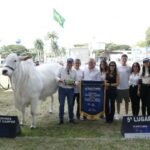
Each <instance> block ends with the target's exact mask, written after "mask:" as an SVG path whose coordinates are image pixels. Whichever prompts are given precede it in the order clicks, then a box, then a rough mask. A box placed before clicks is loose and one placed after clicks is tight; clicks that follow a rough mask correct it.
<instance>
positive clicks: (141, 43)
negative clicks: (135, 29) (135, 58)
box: [136, 41, 146, 47]
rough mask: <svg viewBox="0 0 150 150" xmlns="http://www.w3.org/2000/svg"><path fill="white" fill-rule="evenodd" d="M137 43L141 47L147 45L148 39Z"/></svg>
mask: <svg viewBox="0 0 150 150" xmlns="http://www.w3.org/2000/svg"><path fill="white" fill-rule="evenodd" d="M136 45H137V46H139V47H146V41H139V42H137V44H136Z"/></svg>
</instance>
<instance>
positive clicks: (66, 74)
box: [57, 58, 77, 125]
mask: <svg viewBox="0 0 150 150" xmlns="http://www.w3.org/2000/svg"><path fill="white" fill-rule="evenodd" d="M73 63H74V61H73V59H72V58H68V59H67V65H66V67H62V68H61V69H60V70H59V72H58V75H57V81H58V82H59V88H58V99H59V125H61V124H63V123H64V104H65V98H66V97H67V102H68V112H69V122H70V123H74V119H73V96H74V86H75V85H77V74H76V71H75V70H74V69H72V66H73Z"/></svg>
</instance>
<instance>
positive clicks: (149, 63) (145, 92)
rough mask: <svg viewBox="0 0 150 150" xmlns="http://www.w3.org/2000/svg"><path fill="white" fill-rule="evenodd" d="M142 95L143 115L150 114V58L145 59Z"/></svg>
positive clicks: (141, 86)
mask: <svg viewBox="0 0 150 150" xmlns="http://www.w3.org/2000/svg"><path fill="white" fill-rule="evenodd" d="M139 90H140V95H141V100H142V115H143V116H145V115H148V116H150V60H149V59H148V58H145V59H144V60H143V67H142V75H141V85H140V88H139Z"/></svg>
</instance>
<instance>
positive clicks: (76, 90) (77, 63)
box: [73, 59, 83, 119]
mask: <svg viewBox="0 0 150 150" xmlns="http://www.w3.org/2000/svg"><path fill="white" fill-rule="evenodd" d="M80 66H81V60H80V59H75V62H74V69H75V71H76V73H77V80H78V81H79V82H80V81H81V80H82V78H83V70H82V69H80ZM79 91H80V89H79V85H77V86H76V87H75V88H74V97H73V108H74V104H75V100H76V102H77V111H76V117H77V119H80V109H79V101H80V94H79Z"/></svg>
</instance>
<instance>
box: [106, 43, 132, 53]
mask: <svg viewBox="0 0 150 150" xmlns="http://www.w3.org/2000/svg"><path fill="white" fill-rule="evenodd" d="M130 48H131V47H130V46H129V45H126V44H122V45H119V44H114V43H107V44H106V50H108V51H112V50H119V49H125V50H129V49H130Z"/></svg>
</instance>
